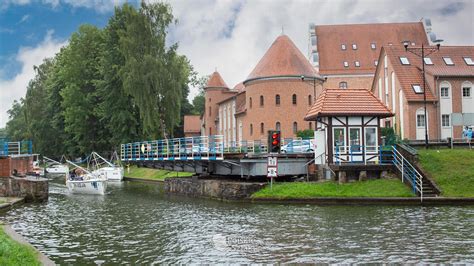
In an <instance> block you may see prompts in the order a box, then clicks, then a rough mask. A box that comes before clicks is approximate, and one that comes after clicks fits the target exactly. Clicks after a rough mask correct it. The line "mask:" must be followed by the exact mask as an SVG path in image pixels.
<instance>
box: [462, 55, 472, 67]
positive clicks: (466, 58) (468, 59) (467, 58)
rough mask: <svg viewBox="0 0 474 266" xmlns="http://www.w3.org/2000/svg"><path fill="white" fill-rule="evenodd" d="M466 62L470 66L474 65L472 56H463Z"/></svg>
mask: <svg viewBox="0 0 474 266" xmlns="http://www.w3.org/2000/svg"><path fill="white" fill-rule="evenodd" d="M463 59H464V62H466V65H468V66H474V60H472V57H463Z"/></svg>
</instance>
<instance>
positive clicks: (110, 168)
mask: <svg viewBox="0 0 474 266" xmlns="http://www.w3.org/2000/svg"><path fill="white" fill-rule="evenodd" d="M88 165H89V168H90V169H93V170H92V173H96V174H99V175H104V176H105V177H106V178H107V180H108V181H118V182H121V181H122V180H123V175H124V170H123V167H122V166H119V165H115V164H113V163H111V162H109V161H108V160H106V159H105V158H104V157H102V156H100V155H99V154H98V153H97V152H92V154H91V157H90V160H89V163H88Z"/></svg>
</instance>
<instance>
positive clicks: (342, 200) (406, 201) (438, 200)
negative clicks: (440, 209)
mask: <svg viewBox="0 0 474 266" xmlns="http://www.w3.org/2000/svg"><path fill="white" fill-rule="evenodd" d="M245 201H247V202H251V203H268V204H314V205H378V206H468V205H474V198H454V197H429V198H423V200H421V198H419V197H406V198H400V197H377V198H367V197H318V198H289V199H276V198H249V199H246V200H245Z"/></svg>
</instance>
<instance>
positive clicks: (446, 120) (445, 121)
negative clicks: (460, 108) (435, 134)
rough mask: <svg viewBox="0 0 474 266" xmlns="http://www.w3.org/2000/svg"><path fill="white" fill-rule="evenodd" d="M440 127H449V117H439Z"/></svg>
mask: <svg viewBox="0 0 474 266" xmlns="http://www.w3.org/2000/svg"><path fill="white" fill-rule="evenodd" d="M441 125H442V126H443V127H449V115H441Z"/></svg>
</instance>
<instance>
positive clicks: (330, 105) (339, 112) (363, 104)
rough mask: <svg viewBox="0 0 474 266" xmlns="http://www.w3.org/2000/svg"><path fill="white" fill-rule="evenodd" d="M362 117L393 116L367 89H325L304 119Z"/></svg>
mask: <svg viewBox="0 0 474 266" xmlns="http://www.w3.org/2000/svg"><path fill="white" fill-rule="evenodd" d="M362 115H373V116H378V117H389V116H392V115H393V114H392V113H391V112H390V110H389V109H388V108H387V107H386V106H385V105H384V104H383V103H382V102H381V101H380V100H379V99H377V98H376V97H375V95H373V94H372V93H371V92H370V91H368V90H367V89H325V90H324V91H323V92H322V93H321V95H320V96H319V97H318V99H317V100H316V102H315V103H314V104H313V106H311V108H310V109H309V111H308V113H307V114H306V116H305V118H304V119H305V120H307V121H308V120H315V119H316V118H317V117H327V116H362Z"/></svg>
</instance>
